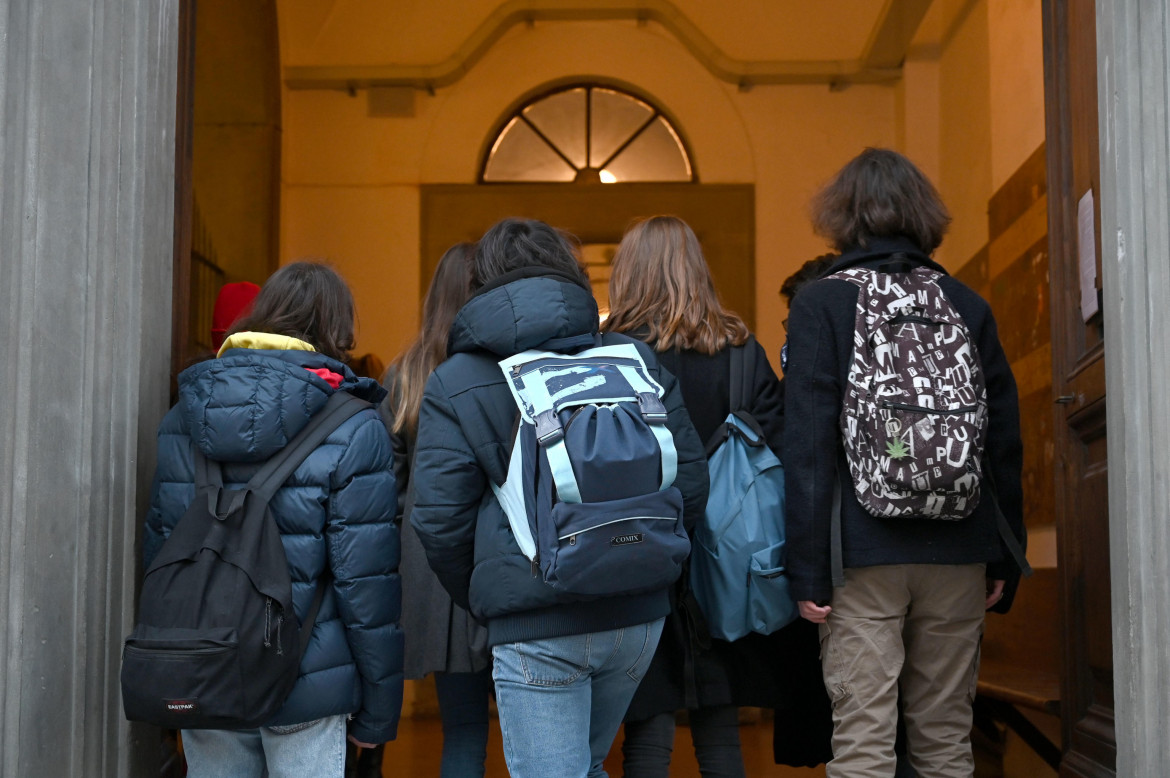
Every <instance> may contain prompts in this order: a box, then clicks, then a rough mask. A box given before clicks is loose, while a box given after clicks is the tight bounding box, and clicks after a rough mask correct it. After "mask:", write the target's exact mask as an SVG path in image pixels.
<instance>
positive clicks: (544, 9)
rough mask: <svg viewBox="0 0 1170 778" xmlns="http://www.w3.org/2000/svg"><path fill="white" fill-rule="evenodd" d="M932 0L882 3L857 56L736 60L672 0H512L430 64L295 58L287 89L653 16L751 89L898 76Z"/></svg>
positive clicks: (433, 68) (457, 73)
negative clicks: (534, 32) (565, 29)
mask: <svg viewBox="0 0 1170 778" xmlns="http://www.w3.org/2000/svg"><path fill="white" fill-rule="evenodd" d="M929 6H930V2H929V0H908V1H907V2H902V3H887V4H886V7H885V10H884V11H883V15H882V19H881V21H880V22H879V23H878V25H877V26H876V27H875V28H874V31H873V34H871V35H870V38H869V41H868V42H867V44H866V47H865V53H864V55H863V56H862V57H861V58H859V59H856V60H820V61H798V60H740V59H735V58H733V57H730V56H728V55H727V54H726V53H725V52H724V51H723V50H722V49H720V48H719V47H718V46H717V45H716V44H715V43H714V42H713V41H712V40H711V39H710V38H708V37H707V35H706V34H704V33H703V31H702V30H701V29H700V28H699V27H698V26H697V25H696V24H695V23H694V22H692V21H691V20H690V19H689V18H687V16H686V15H685V14H683V13H682V11H680V10H679V9H678V8H677V7H676V6H675V5H674V4H673V3H671V2H669V0H606V2H605V3H604V4H599V5H585V4H583V3H582V2H581V0H509V1H508V2H505V3H503V4H502V5H500V6H499V7H498V8H497V9H496V10H495V11H493V12H492V13H491V14H490V15H489V16H488V17H487V18H486V19H485V20H484V21H483V23H482V24H480V25H479V26H478V27H477V28H476V29H475V31H474V32H473V33H472V34H471V35H470V36H469V37H468V38H467V40H465V41H464V42H463V43H462V44H461V45H460V46H459V48H458V49H456V50H455V52H454V53H453V54H452V55H451V56H450V57H448V58H447V59H445V60H443V61H442V62H439V63H435V64H431V65H340V66H328V65H324V66H317V65H298V66H287V67H285V68H284V82H285V85H286V86H287V87H288V88H289V89H325V90H341V91H348V92H350V93H353V92H355V91H356V90H358V89H369V88H374V87H411V88H414V89H420V90H425V91H427V92H434V91H435V90H436V89H441V88H443V87H446V86H450V85H452V84H454V83H456V82H457V81H459V80H460V79H462V78H463V77H464V76H465V75H466V74H467V73H468V71H470V70H471V68H473V67H474V66H475V64H476V63H477V62H479V61H480V59H482V58H483V56H484V55H485V54H486V53H487V52H488V50H489V49H491V47H492V46H494V45H495V44H496V42H497V41H498V40H499V39H500V38H501V37H503V35H504V34H505V33H507V32H508V31H509V30H511V29H512V28H513V27H516V26H518V25H521V24H527V25H534V24H536V23H537V22H598V21H602V22H610V21H631V20H632V21H637V22H639V23H641V24H645V23H648V22H654V23H656V24H659V25H661V26H662V27H663V28H665V29H666V30H667V31H668V32H670V33H671V34H672V35H673V36H674V37H675V38H676V39H677V40H678V41H679V42H680V43H681V44H682V45H683V46H684V47H685V48H686V49H687V50H688V51H689V52H690V53H691V55H692V56H694V57H695V59H696V60H698V61H699V62H700V63H701V64H702V65H703V67H705V68H706V69H707V70H708V71H709V72H710V73H711V75H713V76H715V77H716V78H718V79H720V80H722V81H726V82H728V83H731V84H735V85H736V86H738V87H739V88H740V89H744V90H747V89H750V88H751V87H753V86H756V85H764V84H828V85H829V86H831V87H843V86H845V85H847V84H850V83H889V82H893V81H897V80H898V79H899V78H901V76H902V68H901V64H902V60H903V59H904V58H905V54H906V50H907V48H908V47H909V45H910V40H911V39H912V38H913V37H914V33H915V31H916V30H917V29H918V24H919V23H920V22H921V21H922V17H923V16H924V15H925V13H926V10H927V8H929Z"/></svg>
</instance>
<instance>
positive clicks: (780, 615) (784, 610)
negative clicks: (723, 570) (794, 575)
mask: <svg viewBox="0 0 1170 778" xmlns="http://www.w3.org/2000/svg"><path fill="white" fill-rule="evenodd" d="M748 609H749V614H750V621H751V628H752V631H753V632H759V633H760V634H761V635H770V634H772V633H773V632H775V631H776V630H778V629H780V628H781V627H783V626H786V625H788V624H789V623H791V622H792V621H793V620H794V619H795V618H796V616H797V610H796V603H795V602H794V601H793V599H792V595H790V594H789V593H788V576H786V575H785V574H784V543H783V542H781V543H777V544H776V545H774V546H769V547H768V548H763V549H760V550H759V551H757V552H755V553H754V554H752V558H751V563H750V565H749V566H748Z"/></svg>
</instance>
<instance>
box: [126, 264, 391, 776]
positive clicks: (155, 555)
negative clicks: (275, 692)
mask: <svg viewBox="0 0 1170 778" xmlns="http://www.w3.org/2000/svg"><path fill="white" fill-rule="evenodd" d="M353 328H354V305H353V298H352V296H351V294H350V291H349V288H348V287H347V286H346V284H345V281H344V280H342V278H341V277H340V276H339V275H338V274H337V273H336V272H334V271H333V270H332V269H330V268H328V267H326V266H324V265H321V264H316V263H309V262H297V263H293V264H290V265H286V266H284V267H282V268H281V269H279V270H278V271H276V273H274V274H273V275H272V277H271V278H270V279H269V280H268V282H267V283H266V284H265V285H264V287H263V288H262V289H261V290H260V293H259V294H258V295H257V297H256V299H255V301H254V303H253V307H252V310H251V312H250V313H249V314H248V315H247V316H246V317H245V318H244V319H243V320H241V321H239V322H237V323H236V324H235V325H234V326H233V327H232V330H231V332H230V334H229V335H228V337H227V339H226V341H225V343H224V344H223V347H222V348H221V349H220V351H219V354H218V357H217V358H215V359H211V360H207V361H205V362H201V363H199V364H197V365H194V366H192V367H191V368H189V369H187V370H185V371H184V372H183V373H182V374H181V375H180V376H179V401H178V404H177V405H176V406H175V407H174V408H172V409H171V411H170V412H169V413H168V414H167V415H166V417H165V418H164V419H163V421H162V424H161V426H160V428H159V446H158V465H157V469H156V472H155V479H154V486H153V489H152V498H151V507H150V511H149V513H148V514H147V517H146V528H145V536H144V541H143V555H144V561H145V566H146V570H147V574H146V580H145V583H144V586H143V603H142V607H141V613H140V619H139V625H138V627H137V628H136V630H135V633H134V634H133V635H132V636H131V638H130V639H128V641H127V647H126V651H125V653H124V657H123V692H124V697H126V698H127V713H128V715H131V707H132V706H137V707H136V708H135V713H134V714H133V715H132V717H133V718H139V719H143V718H145V720H151V719H154V720H156V722H157V721H158V720H159V717H160V716H161V717H163V718H166V717H169V716H174V717H177V718H176V719H174V720H176V721H179V722H180V726H182V727H183V729H182V736H183V747H184V753H185V755H186V758H187V764H188V771H189V772H188V774H189V775H191V776H192V777H193V778H199V777H200V776H256V778H259V776H261V775H262V774H263V773H264V772H265V771H267V774H268V775H269V776H271V778H284V777H293V776H314V778H316V777H318V776H336V777H337V778H340V776H341V775H342V770H343V765H344V761H345V741H346V720H347V718H348V717H352V722H351V725H352V726H351V728H350V738H351V739H352V740H353V741H354V742H356V743H358V744H359V745H361V746H368V747H372V746H373V745H375V744H378V743H382V742H385V741H387V740H392V739H393V738H394V736H395V733H396V729H397V725H398V716H399V712H400V708H401V704H402V650H403V636H402V632H401V630H400V629H399V627H398V623H397V622H398V611H399V604H400V603H399V582H398V573H397V564H398V531H397V528H396V527H395V525H394V522H393V519H394V508H395V501H396V495H395V485H394V476H393V473H392V472H391V467H390V466H391V456H392V452H391V447H390V439H389V436H388V434H387V433H386V428H385V425H384V424H383V423H382V420H381V419H380V418H379V416H378V413H377V411H376V409H375V408H374V406H373V405H372V403H377V402H379V401H381V399H382V397H383V396H384V394H385V391H384V390H383V389H382V388H381V387H380V386H379V385H378V383H377V382H376V381H374V380H372V379H368V378H358V377H357V376H355V375H354V374H353V372H352V371H350V369H349V368H348V367H346V366H345V364H344V360H345V357H346V355H347V353H348V352H349V350H350V349H351V348H352V346H353V333H354V329H353ZM341 419H344V421H340V424H338V422H339V420H341ZM329 429H332V431H329V432H328V433H327V435H326V436H325V437H324V439H323V440H321V441H320V442H317V441H316V438H314V437H308V438H306V437H305V434H306V432H310V431H317V436H318V437H319V436H320V434H324V433H325V431H326V430H329ZM290 441H291V444H290ZM290 447H291V448H295V449H298V450H297V451H295V452H291V453H290V451H289V448H290ZM290 456H292V457H294V458H293V459H292V460H291V461H290V460H289V457H290ZM278 459H283V460H284V461H287V462H288V463H289V465H290V466H291V465H292V464H293V463H295V462H296V461H297V460H299V464H297V465H296V466H295V469H293V470H292V472H291V473H288V474H287V475H285V474H284V473H283V472H278V473H276V474H274V475H273V477H272V478H270V479H269V480H268V481H266V482H264V483H258V479H257V478H256V475H257V473H258V472H260V473H264V472H267V470H268V469H269V466H268V465H266V464H265V463H266V462H269V463H271V462H273V461H276V460H278ZM219 483H222V486H217V484H219ZM245 484H246V486H245ZM207 495H210V498H208V496H207ZM208 499H210V504H209V505H207V506H204V505H203V501H205V500H208ZM265 500H266V501H265ZM253 504H254V505H256V506H257V508H258V510H250V509H247V508H245V512H244V515H243V516H242V521H241V517H240V515H239V514H240V512H239V511H238V510H237V506H240V505H243V506H248V505H253ZM196 508H199V509H200V510H195V509H196ZM208 510H210V511H211V512H212V514H211V516H210V518H206V516H207V513H208ZM201 514H202V515H201ZM200 519H205V521H206V522H207V523H206V524H192V523H191V522H196V521H199V520H200ZM216 519H219V521H218V522H217V521H216ZM197 530H198V531H199V532H201V533H205V535H206V537H205V538H204V539H200V538H198V537H197V538H195V539H194V543H193V544H191V547H193V548H194V549H195V552H194V553H192V554H190V556H189V558H184V554H186V553H188V552H186V551H184V550H183V549H181V548H180V547H179V545H178V544H180V543H185V542H187V540H189V539H190V538H189V536H191V534H192V533H193V532H195V531H197ZM268 531H271V532H273V533H276V534H275V535H273V536H271V537H275V538H277V540H276V544H275V546H272V545H265V544H263V543H258V544H254V545H251V546H249V547H248V553H247V554H245V556H249V557H250V556H258V555H263V554H272V553H274V554H276V557H275V559H272V558H271V557H269V559H272V564H271V565H269V566H268V569H269V571H270V569H271V568H272V567H273V566H275V567H276V568H277V569H278V570H279V571H280V572H282V573H283V574H284V576H283V577H284V582H283V587H284V593H283V594H282V593H281V592H280V591H279V588H280V587H276V586H274V585H272V584H271V583H263V584H260V583H257V582H256V580H255V578H256V577H257V574H256V570H257V569H258V567H259V565H258V564H257V563H256V561H255V560H254V559H251V558H244V559H240V558H238V557H239V556H240V553H241V552H242V551H244V549H243V548H242V546H241V544H244V543H247V542H249V541H248V540H247V539H248V538H250V537H253V535H252V534H250V533H257V534H262V533H264V532H268ZM212 547H214V548H216V549H217V550H216V551H214V552H211V551H207V550H206V549H209V548H212ZM200 548H202V549H204V550H202V551H200V550H199V549H200ZM253 552H254V553H253ZM208 554H214V555H215V556H214V557H209V556H208ZM221 560H227V561H226V562H224V561H221ZM227 562H230V565H229V564H228V563H227ZM155 563H157V564H155ZM192 564H196V565H204V566H208V565H209V566H210V572H208V573H207V575H206V582H207V586H208V588H207V591H206V594H205V597H206V599H205V600H204V602H203V606H202V607H203V608H204V609H205V610H206V612H205V613H202V614H200V613H195V612H194V611H196V610H198V607H196V606H198V605H199V604H198V603H196V604H195V605H194V606H192V607H190V608H188V607H183V608H179V607H177V606H176V607H174V608H172V609H170V611H168V608H167V607H166V605H167V603H168V602H174V603H181V602H183V601H184V600H183V596H184V592H181V591H173V592H172V591H154V589H155V588H158V587H156V585H155V583H154V582H155V581H156V580H162V579H161V578H160V576H164V575H171V572H168V571H172V572H173V576H172V579H173V580H175V581H179V580H190V579H189V578H188V579H184V578H183V577H182V573H181V569H182V568H185V567H188V566H189V565H192ZM236 565H238V568H236V569H235V571H234V572H233V570H232V569H229V568H231V567H232V566H236ZM240 571H244V572H245V573H247V575H246V576H240V575H239V572H240ZM233 575H234V576H235V578H234V579H233V580H235V581H236V582H237V588H235V589H233V590H232V591H227V592H221V591H219V589H217V588H216V587H217V586H220V585H219V584H217V583H216V581H218V580H228V579H231V578H232V576H233ZM245 578H246V579H248V580H245ZM249 582H250V584H253V585H257V586H263V587H264V588H263V589H262V590H261V592H260V596H261V598H260V606H259V607H260V610H259V611H258V612H256V613H255V614H253V615H252V617H251V618H249V619H246V620H243V621H242V622H240V623H238V624H236V626H234V627H233V628H231V629H230V630H228V629H227V628H225V627H220V628H218V629H216V628H214V623H221V624H222V623H225V622H223V621H222V619H224V618H228V617H231V616H232V614H231V613H230V611H231V610H232V609H233V608H234V607H237V603H243V602H245V601H246V602H252V599H253V595H251V594H250V593H249V591H250V585H249ZM164 588H165V587H164ZM220 588H222V586H220ZM265 595H266V596H265ZM156 604H157V606H156ZM180 610H182V611H191V613H190V614H188V613H186V612H183V613H179V612H175V611H180ZM217 611H218V613H217ZM186 618H190V619H192V620H195V621H200V620H202V621H206V622H210V623H211V626H210V627H207V628H204V627H202V626H200V630H195V629H193V628H191V627H186V626H184V625H183V624H182V623H181V621H182V620H183V619H186ZM217 620H218V621H217ZM162 622H167V623H162ZM309 624H311V627H308V625H309ZM305 627H308V629H305ZM196 631H200V634H201V635H202V634H203V633H207V634H209V635H211V637H210V638H208V639H204V638H202V637H201V639H200V643H199V644H195V643H194V642H193V641H192V644H191V645H190V646H188V648H189V649H191V650H188V651H186V652H184V651H183V650H182V648H183V640H182V639H181V638H182V637H183V636H184V634H188V635H193V634H194V632H196ZM204 643H206V644H207V645H202V644H204ZM237 643H238V648H236V646H237ZM176 649H177V650H176ZM168 652H169V653H170V654H171V658H170V659H168V658H167V656H165V654H167V653H168ZM225 652H226V653H225ZM233 652H239V654H240V656H241V657H243V656H244V655H245V654H246V655H248V656H255V655H258V656H260V657H262V660H261V664H260V665H258V666H253V670H252V671H247V670H241V669H240V668H241V667H243V666H244V665H241V664H238V663H236V664H231V665H224V666H222V667H219V666H212V665H209V664H207V661H206V659H205V658H206V657H216V656H231V655H232V653H233ZM290 656H291V657H292V658H293V659H295V658H296V657H300V660H299V663H298V662H295V661H294V662H291V663H290V665H289V666H290V668H291V674H290V675H289V684H290V685H291V689H290V690H289V689H285V690H284V691H283V693H282V694H280V695H279V696H278V697H277V698H274V699H273V700H272V702H273V703H274V704H273V705H272V706H270V707H272V708H273V711H272V712H271V714H263V715H264V719H263V720H262V721H259V722H252V721H246V719H245V721H246V723H245V724H241V721H240V720H233V719H232V718H231V715H233V714H231V711H232V710H234V709H238V708H239V702H240V701H241V700H243V701H248V700H251V699H253V698H254V697H256V696H257V695H265V694H269V695H270V694H272V693H271V692H270V691H269V690H266V689H262V688H258V687H257V684H258V677H259V676H261V675H263V673H262V672H258V671H257V668H258V670H263V669H264V668H265V667H266V666H267V665H268V664H271V663H276V662H289V657H290ZM188 667H191V668H192V672H195V673H196V674H199V673H202V674H204V675H205V677H202V678H198V677H196V678H190V679H185V678H181V677H178V678H176V677H174V676H181V675H182V674H183V673H182V671H181V670H179V669H177V668H188ZM231 667H235V668H236V669H235V670H234V672H233V671H231V670H230V669H229V668H231ZM167 668H175V669H172V670H170V671H169V673H168V672H165V671H166V670H167ZM147 671H151V672H155V671H159V672H158V674H159V677H158V678H157V679H156V680H157V683H158V685H159V687H160V688H159V689H158V690H157V696H160V697H162V698H164V699H163V700H162V704H161V705H159V711H158V712H154V711H153V709H152V706H153V705H154V704H155V703H154V701H153V700H152V699H151V689H149V688H143V684H142V683H141V680H142V679H141V676H142V674H143V673H145V672H147ZM168 676H170V677H168ZM180 688H187V689H196V690H198V689H202V690H203V691H202V692H195V693H192V694H190V695H184V696H182V697H181V698H178V699H176V698H175V695H176V692H174V691H173V690H174V689H180ZM128 692H133V693H132V694H128ZM216 715H219V716H224V718H221V719H216V718H214V716H216ZM249 715H256V714H255V713H254V712H253V713H252V714H249ZM200 717H202V718H200ZM168 720H170V719H168ZM216 720H221V721H224V722H225V725H224V727H223V728H202V727H204V726H208V723H207V722H208V721H212V722H214V721H216ZM182 722H194V724H189V723H182Z"/></svg>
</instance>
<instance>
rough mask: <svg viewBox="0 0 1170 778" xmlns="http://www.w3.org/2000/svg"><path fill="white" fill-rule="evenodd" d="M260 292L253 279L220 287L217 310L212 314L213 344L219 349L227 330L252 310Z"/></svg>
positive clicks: (216, 301) (216, 303)
mask: <svg viewBox="0 0 1170 778" xmlns="http://www.w3.org/2000/svg"><path fill="white" fill-rule="evenodd" d="M259 293H260V287H259V286H257V285H256V284H253V283H252V282H251V281H237V282H235V283H232V284H224V285H223V286H222V287H220V290H219V295H218V296H217V297H216V298H215V311H214V313H212V314H211V345H212V348H214V349H215V350H216V351H219V349H220V346H222V345H223V341H224V337H225V336H226V335H227V331H228V330H229V329H231V327H232V325H233V324H235V323H236V321H237V320H238V319H240V318H242V317H244V316H247V315H248V313H249V312H250V311H251V310H252V301H253V300H255V299H256V295H257V294H259Z"/></svg>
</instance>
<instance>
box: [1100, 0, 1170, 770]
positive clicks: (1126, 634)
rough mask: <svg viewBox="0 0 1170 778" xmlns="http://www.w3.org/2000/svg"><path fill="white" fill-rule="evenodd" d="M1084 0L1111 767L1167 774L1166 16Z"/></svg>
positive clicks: (1157, 3) (1142, 7)
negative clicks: (1097, 177)
mask: <svg viewBox="0 0 1170 778" xmlns="http://www.w3.org/2000/svg"><path fill="white" fill-rule="evenodd" d="M1096 7H1097V82H1098V110H1099V112H1100V113H1099V116H1100V142H1101V189H1100V191H1101V233H1102V237H1101V250H1102V261H1101V264H1102V275H1103V287H1104V315H1105V365H1106V385H1107V387H1108V395H1107V396H1108V409H1109V432H1108V435H1109V452H1108V453H1109V462H1110V466H1109V517H1110V546H1111V549H1110V552H1111V559H1110V564H1111V567H1112V584H1113V653H1114V668H1115V669H1114V675H1115V678H1114V689H1115V695H1116V728H1117V775H1119V776H1140V775H1151V776H1152V775H1170V740H1167V738H1166V722H1167V721H1168V720H1170V640H1168V639H1167V635H1170V515H1168V508H1170V152H1168V149H1167V139H1168V138H1170V123H1168V122H1167V94H1168V92H1167V89H1168V87H1170V78H1168V67H1170V66H1168V61H1167V56H1166V52H1167V51H1170V33H1168V26H1167V25H1168V23H1170V19H1168V16H1167V9H1166V5H1165V3H1164V2H1163V1H1162V0H1097V3H1096Z"/></svg>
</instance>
